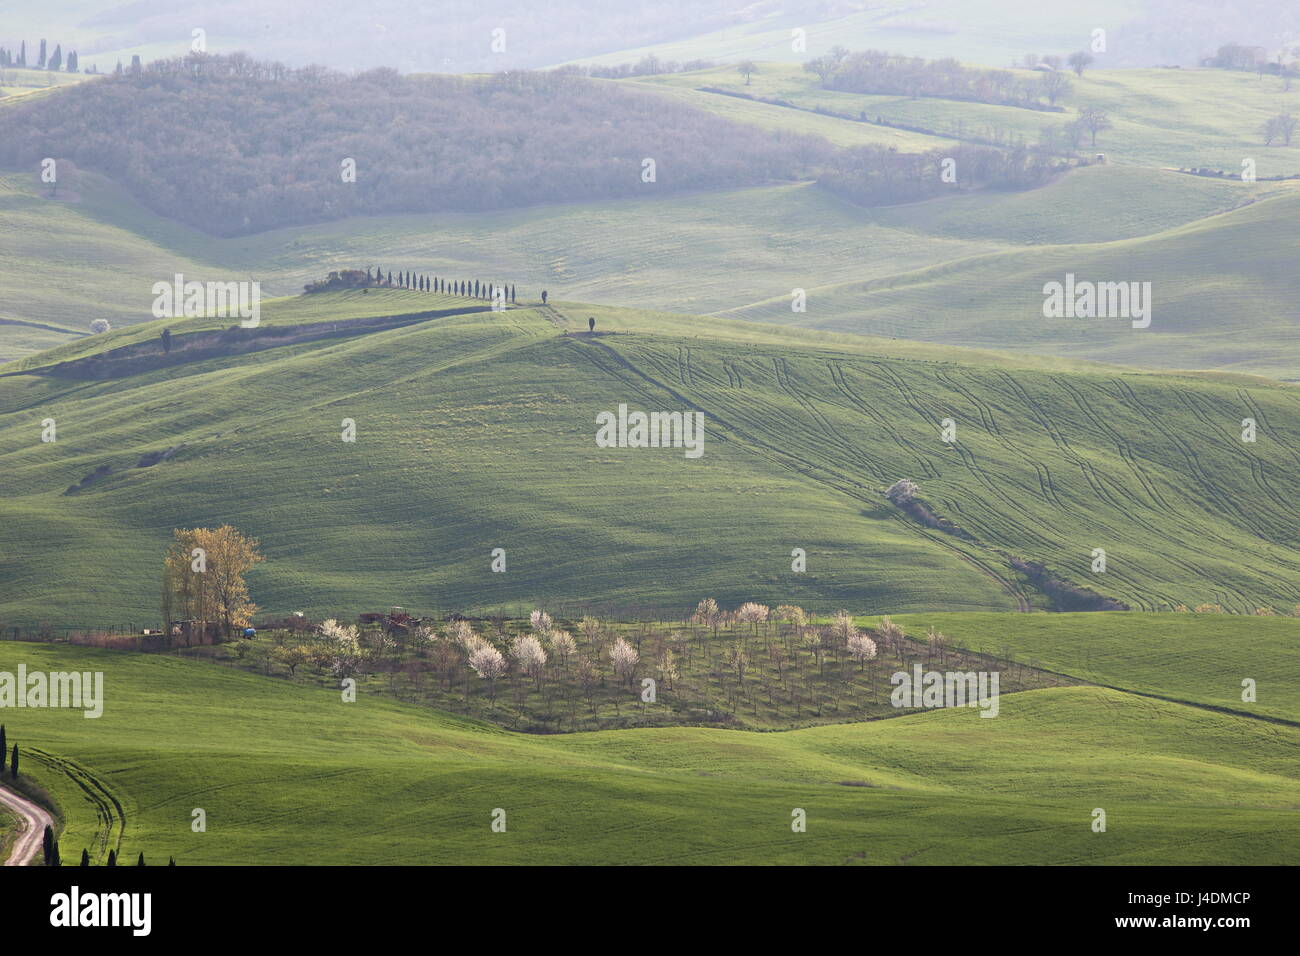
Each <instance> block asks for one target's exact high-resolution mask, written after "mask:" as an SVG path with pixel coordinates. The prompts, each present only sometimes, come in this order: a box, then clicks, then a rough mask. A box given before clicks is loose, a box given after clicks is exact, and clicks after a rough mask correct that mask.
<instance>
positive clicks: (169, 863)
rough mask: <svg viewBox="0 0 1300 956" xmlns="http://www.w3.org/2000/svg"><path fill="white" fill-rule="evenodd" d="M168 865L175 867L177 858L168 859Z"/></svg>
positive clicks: (170, 857)
mask: <svg viewBox="0 0 1300 956" xmlns="http://www.w3.org/2000/svg"><path fill="white" fill-rule="evenodd" d="M167 865H168V866H175V865H176V857H174V856H169V857H167Z"/></svg>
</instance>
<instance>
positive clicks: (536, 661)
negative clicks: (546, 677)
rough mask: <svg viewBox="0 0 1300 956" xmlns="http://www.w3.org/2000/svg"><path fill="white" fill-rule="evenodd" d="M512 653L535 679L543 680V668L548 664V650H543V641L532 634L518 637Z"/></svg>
mask: <svg viewBox="0 0 1300 956" xmlns="http://www.w3.org/2000/svg"><path fill="white" fill-rule="evenodd" d="M511 653H512V655H513V656H514V659H515V660H516V661H517V662H518V663H519V667H520V668H521V669H522V670H523V671H524V673H526V674H528V676H530V677H532V678H533V679H535V680H538V681H540V680H541V678H542V668H543V667H545V666H546V651H544V650H542V642H541V641H539V640H538V639H537V638H536V637H534V636H533V635H532V634H525V635H523V636H522V637H517V638H515V643H514V646H513V647H512V648H511Z"/></svg>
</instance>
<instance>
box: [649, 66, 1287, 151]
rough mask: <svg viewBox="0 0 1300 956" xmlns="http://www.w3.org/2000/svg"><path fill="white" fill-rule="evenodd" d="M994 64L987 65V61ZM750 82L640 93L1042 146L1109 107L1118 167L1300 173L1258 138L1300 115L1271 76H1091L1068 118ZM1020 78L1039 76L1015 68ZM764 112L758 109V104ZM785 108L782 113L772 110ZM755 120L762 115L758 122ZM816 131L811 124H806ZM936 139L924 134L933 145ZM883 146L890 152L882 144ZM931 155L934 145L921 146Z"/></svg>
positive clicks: (730, 78)
mask: <svg viewBox="0 0 1300 956" xmlns="http://www.w3.org/2000/svg"><path fill="white" fill-rule="evenodd" d="M985 62H988V61H985ZM758 66H759V72H757V73H755V74H754V75H753V76H752V77H751V78H750V83H749V85H746V84H745V80H744V78H743V77H741V76H739V75H738V74H737V73H736V70H735V68H734V67H732V66H723V67H718V68H716V69H712V70H700V71H697V72H693V73H680V74H668V75H664V76H659V77H652V78H650V77H645V78H638V79H636V80H633V81H628V82H635V83H637V84H638V85H640V86H660V87H667V88H670V89H679V90H686V91H696V90H698V89H699V88H700V87H705V86H708V87H714V88H717V89H724V90H734V91H736V92H742V93H748V94H751V95H753V96H758V97H765V98H776V99H782V100H786V101H788V102H791V103H793V104H795V105H796V106H798V107H801V108H802V110H815V109H817V108H818V107H822V108H824V109H826V110H829V111H832V112H835V113H842V114H846V115H849V116H859V114H861V113H865V114H866V115H867V117H868V119H870V120H874V119H876V118H877V117H880V118H882V119H884V120H885V121H887V122H891V123H904V124H907V125H910V126H918V127H923V128H925V129H930V130H934V131H936V132H937V133H938V134H940V136H952V137H957V136H961V135H967V136H984V137H986V136H989V135H990V132H991V131H993V130H999V131H1001V132H1002V134H1003V135H1004V136H1005V135H1008V134H1013V133H1014V134H1016V135H1018V136H1019V137H1020V138H1022V139H1023V140H1024V141H1026V142H1034V141H1036V140H1038V138H1039V136H1040V134H1041V131H1042V129H1043V128H1044V127H1057V126H1062V125H1064V124H1065V123H1068V122H1071V121H1073V120H1074V119H1076V118H1077V116H1078V112H1079V110H1080V109H1081V108H1082V107H1085V106H1093V107H1099V108H1101V109H1104V110H1106V112H1107V113H1108V114H1109V116H1110V118H1111V121H1112V122H1113V123H1114V129H1111V130H1107V131H1104V132H1102V133H1101V134H1100V135H1099V137H1098V139H1097V147H1096V148H1097V150H1098V151H1101V152H1105V153H1106V155H1107V157H1108V158H1109V159H1110V160H1111V161H1112V162H1120V163H1131V164H1135V165H1143V166H1172V167H1175V168H1184V167H1186V168H1191V167H1196V166H1212V167H1215V168H1221V169H1226V170H1229V171H1231V172H1239V171H1240V170H1241V160H1242V159H1243V158H1244V157H1248V156H1249V157H1251V158H1253V159H1254V160H1255V165H1256V172H1257V174H1258V175H1259V176H1274V175H1288V174H1294V173H1296V172H1300V150H1297V149H1295V148H1287V147H1283V146H1272V147H1265V146H1264V144H1263V139H1262V137H1261V136H1260V127H1261V126H1262V125H1263V123H1264V120H1266V119H1267V118H1268V117H1270V116H1273V115H1275V114H1277V113H1283V112H1287V111H1290V112H1292V113H1294V112H1296V111H1297V110H1300V88H1293V89H1292V91H1291V92H1290V93H1287V92H1284V90H1283V88H1282V82H1281V81H1280V80H1278V79H1277V78H1275V77H1264V78H1263V79H1261V78H1259V77H1257V76H1256V75H1255V74H1253V73H1237V72H1229V71H1225V70H1210V69H1196V70H1159V69H1151V70H1090V71H1088V72H1086V73H1085V74H1084V76H1083V77H1081V78H1080V77H1076V76H1074V75H1073V74H1071V75H1070V80H1071V82H1072V83H1073V86H1074V88H1073V90H1072V92H1071V93H1070V95H1069V96H1067V97H1066V98H1065V99H1063V100H1062V101H1061V104H1060V105H1062V106H1064V107H1065V108H1066V109H1065V112H1063V113H1049V112H1043V111H1039V110H1028V109H1021V108H1018V107H1012V106H994V105H990V104H985V103H971V102H963V101H957V100H944V99H937V98H933V97H917V98H912V97H907V96H894V95H888V96H886V95H867V94H859V93H845V92H840V91H835V90H824V89H822V88H821V87H820V85H819V83H818V80H817V77H816V76H814V75H813V74H811V73H805V72H804V71H803V70H802V69H801V67H800V66H799V65H797V64H782V63H760V64H759V65H758ZM1011 72H1014V73H1016V74H1017V75H1019V76H1021V77H1026V78H1033V77H1034V76H1035V74H1033V73H1031V72H1026V71H1022V70H1016V71H1011ZM693 102H694V103H696V105H699V106H703V107H706V108H711V109H716V110H718V111H719V112H726V113H728V115H737V114H738V113H739V110H738V108H737V107H736V106H735V105H733V104H734V103H735V102H736V101H735V100H734V98H732V97H727V96H720V95H717V94H707V93H698V92H695V93H694V95H693ZM760 105H761V104H760ZM767 108H768V109H770V110H779V109H781V108H780V107H767ZM785 112H787V113H789V114H790V118H789V119H788V120H787V122H788V123H789V124H790V126H791V127H792V128H807V129H809V130H810V131H811V129H812V125H811V124H816V125H817V126H818V127H819V128H820V131H821V134H822V135H824V136H827V138H831V137H832V136H835V135H837V134H836V130H837V128H838V129H839V130H840V132H839V133H838V136H839V137H841V138H842V139H844V140H846V141H847V140H849V139H852V138H854V137H858V138H861V139H863V140H864V141H870V139H869V138H870V137H872V136H875V137H880V138H882V141H883V138H884V137H887V136H889V135H894V136H897V135H900V134H905V135H909V136H917V135H919V134H915V133H911V134H908V133H906V131H901V130H891V129H890V128H889V127H883V126H875V125H874V124H870V123H869V124H862V123H855V122H851V121H846V120H839V119H835V118H833V117H827V116H817V115H815V114H809V113H806V112H801V111H793V110H788V109H787V110H785ZM755 119H756V121H757V115H756V117H755ZM805 123H806V124H810V125H808V126H807V127H804V126H802V125H801V124H805ZM936 139H939V137H934V136H927V137H925V141H928V142H933V141H935V140H936ZM886 145H891V144H890V143H888V142H886ZM898 145H899V148H900V149H914V148H917V147H918V146H921V145H922V141H919V140H918V141H915V142H908V141H904V142H901V143H899V144H898ZM924 148H932V147H928V146H927V147H924Z"/></svg>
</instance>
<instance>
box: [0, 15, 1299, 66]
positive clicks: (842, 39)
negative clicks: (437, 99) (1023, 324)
mask: <svg viewBox="0 0 1300 956" xmlns="http://www.w3.org/2000/svg"><path fill="white" fill-rule="evenodd" d="M15 6H16V7H17V9H12V8H14V7H15ZM5 7H6V8H5V10H4V16H3V21H0V45H5V46H8V45H9V44H10V43H11V42H12V44H13V45H14V46H17V43H18V41H19V40H20V39H23V38H25V39H27V41H28V45H29V46H30V45H31V43H32V42H33V41H34V40H38V39H39V38H40V37H42V36H43V37H47V38H48V39H49V40H50V42H51V43H54V42H56V41H57V42H61V43H63V44H64V47H65V49H66V48H67V47H68V46H69V45H71V46H75V47H77V48H78V50H79V52H80V54H81V59H82V62H83V64H84V65H85V66H90V65H91V64H92V63H93V64H96V65H97V66H98V67H99V69H100V70H101V71H105V70H111V69H112V68H113V66H114V64H115V62H116V60H117V59H118V58H122V59H124V60H126V61H127V62H129V61H130V56H131V54H133V53H138V54H140V55H141V56H143V57H144V58H145V59H146V60H149V59H155V58H157V57H162V56H175V55H177V54H181V53H186V52H188V51H189V50H190V48H191V42H192V32H193V31H194V30H195V29H196V28H197V29H202V30H204V31H205V40H206V43H207V49H208V50H209V51H211V52H214V53H232V52H234V51H236V50H246V51H248V52H249V53H251V54H253V55H255V56H259V57H267V58H272V59H277V60H281V61H283V62H285V63H288V64H290V65H293V66H301V65H304V64H307V63H324V64H327V65H329V66H334V67H337V68H339V69H372V68H375V67H381V66H388V67H393V68H395V69H398V70H401V71H403V72H406V71H438V72H448V73H458V72H488V71H498V70H517V69H529V68H535V67H540V66H548V65H553V64H557V63H563V62H568V61H571V60H580V59H584V58H585V59H595V58H601V59H604V60H607V61H610V62H617V61H620V60H629V59H636V58H639V57H640V56H641V55H643V54H644V53H645V52H647V51H649V50H654V51H655V52H656V53H658V54H659V55H661V56H663V57H666V58H675V59H678V60H682V61H685V60H691V59H697V58H712V59H718V60H727V61H732V60H736V59H740V58H743V57H754V58H763V59H787V60H796V59H799V58H801V57H804V56H806V55H807V54H803V53H799V52H796V51H794V50H792V49H791V42H790V31H791V30H792V29H794V28H795V27H799V28H802V29H804V30H805V31H806V32H807V44H808V51H809V53H810V54H811V55H817V54H818V53H820V52H824V50H825V49H827V48H829V47H830V46H832V45H834V44H837V43H843V44H846V45H848V46H858V47H861V46H872V47H880V48H888V49H890V50H893V51H896V52H899V53H907V54H913V55H920V56H956V57H958V58H960V59H963V60H966V61H970V62H980V63H985V64H989V65H997V66H1002V65H1005V64H1006V63H1007V62H1009V61H1010V60H1011V59H1015V60H1019V59H1020V58H1021V57H1022V56H1023V55H1024V54H1026V53H1066V52H1069V51H1071V50H1075V49H1082V48H1084V47H1085V46H1087V45H1088V42H1089V40H1090V34H1091V31H1092V30H1093V29H1095V28H1099V27H1100V28H1102V29H1105V30H1106V31H1107V39H1108V50H1107V53H1106V55H1105V57H1104V61H1105V62H1104V64H1099V65H1105V66H1110V67H1115V66H1151V65H1155V64H1160V63H1181V64H1183V65H1188V64H1191V63H1195V62H1196V60H1197V59H1198V58H1199V57H1201V56H1203V55H1205V54H1206V53H1210V52H1212V51H1213V50H1214V49H1216V48H1217V47H1218V46H1219V45H1220V44H1221V43H1227V42H1238V43H1247V44H1257V45H1262V46H1265V47H1267V48H1268V49H1270V50H1272V49H1274V48H1275V47H1277V46H1278V45H1279V44H1282V43H1286V42H1290V43H1295V42H1296V31H1297V30H1300V8H1297V7H1296V6H1295V5H1294V4H1286V3H1276V2H1271V0H1235V2H1224V0H1109V2H1101V3H1092V4H1087V5H1084V4H1080V3H1077V2H1076V0H1040V2H1038V3H1033V4H1023V3H1013V2H1011V0H922V2H916V0H872V2H867V0H752V2H751V0H646V2H644V3H636V4H629V3H621V2H618V0H572V2H568V3H564V4H559V3H535V2H531V0H440V2H438V3H429V2H421V3H410V2H407V0H373V2H371V3H366V4H354V3H347V2H343V0H311V2H308V0H278V2H276V3H273V4H269V3H260V2H254V0H231V2H227V3H223V4H220V5H219V7H217V8H213V7H212V6H210V5H208V4H205V3H204V2H203V0H135V2H125V0H65V2H62V3H59V4H58V5H57V6H55V5H51V4H37V3H32V2H22V3H18V4H14V3H8V4H6V5H5ZM494 30H501V31H504V33H503V34H498V35H497V37H503V40H504V48H503V49H502V48H501V47H502V42H501V41H500V40H498V42H497V49H495V50H494V48H493V43H494V39H495V38H494V34H493V31H494Z"/></svg>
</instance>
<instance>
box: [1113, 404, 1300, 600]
mask: <svg viewBox="0 0 1300 956" xmlns="http://www.w3.org/2000/svg"><path fill="white" fill-rule="evenodd" d="M1111 381H1112V382H1113V383H1114V384H1115V386H1116V388H1117V389H1118V391H1119V393H1120V394H1119V398H1120V400H1121V401H1122V402H1124V403H1125V404H1127V405H1128V406H1129V407H1130V408H1132V409H1133V410H1134V411H1135V412H1138V413H1141V411H1142V405H1141V402H1140V400H1139V399H1138V397H1137V394H1136V393H1135V392H1134V391H1133V388H1132V386H1131V385H1129V383H1128V382H1126V381H1124V379H1122V378H1115V379H1112V380H1111ZM1177 393H1178V390H1175V394H1177ZM1238 395H1239V396H1240V397H1241V398H1242V400H1243V401H1244V402H1245V403H1246V404H1247V406H1248V407H1250V408H1251V409H1252V410H1255V411H1258V409H1257V408H1256V407H1255V405H1254V403H1253V402H1252V401H1251V399H1250V396H1249V395H1248V394H1247V393H1246V392H1245V391H1244V390H1242V389H1239V390H1238ZM1185 404H1186V405H1187V407H1188V409H1189V411H1191V412H1192V413H1193V414H1194V415H1196V416H1197V418H1198V419H1199V420H1200V421H1201V422H1202V423H1203V424H1206V425H1208V426H1210V427H1212V428H1214V427H1218V423H1217V422H1214V421H1212V420H1211V419H1209V418H1208V417H1207V416H1206V415H1205V414H1204V412H1203V410H1200V409H1197V408H1196V407H1194V406H1193V405H1191V404H1190V403H1185ZM1259 415H1260V416H1261V417H1257V418H1256V420H1257V421H1264V419H1263V417H1262V412H1259ZM1223 434H1224V436H1225V437H1226V438H1227V439H1228V440H1229V441H1231V437H1232V436H1231V435H1230V434H1229V433H1228V432H1226V431H1225V432H1224V433H1223ZM1169 437H1170V440H1171V442H1172V443H1173V444H1174V445H1175V447H1176V448H1177V449H1178V451H1179V452H1180V453H1182V454H1183V456H1184V457H1185V458H1187V459H1188V463H1189V467H1190V466H1192V465H1195V466H1196V467H1197V468H1199V460H1194V452H1191V450H1190V449H1189V448H1187V447H1186V446H1185V444H1183V445H1180V440H1179V439H1176V438H1174V437H1173V436H1169ZM1189 456H1191V457H1189ZM1250 457H1251V458H1252V459H1253V458H1254V456H1250ZM1298 460H1300V459H1298ZM1262 464H1263V463H1262V462H1261V466H1262ZM1194 477H1196V478H1197V481H1198V483H1201V486H1202V490H1203V491H1204V490H1205V484H1204V482H1205V481H1206V480H1207V479H1208V476H1203V475H1194ZM1261 477H1262V475H1261ZM1211 494H1212V496H1213V492H1212V489H1211ZM1170 513H1171V514H1172V513H1173V509H1172V508H1170ZM1147 527H1149V526H1147ZM1213 540H1214V541H1215V542H1216V543H1218V544H1220V545H1222V546H1223V547H1224V548H1227V549H1230V550H1236V549H1237V548H1238V547H1239V545H1238V544H1236V543H1234V542H1231V541H1225V540H1224V539H1222V538H1220V537H1218V536H1217V535H1216V536H1214V538H1213ZM1265 540H1268V539H1265ZM1164 557H1165V559H1166V560H1167V561H1168V562H1169V563H1170V564H1171V565H1173V566H1174V567H1176V568H1180V569H1181V570H1183V571H1186V572H1188V573H1190V574H1191V575H1192V576H1193V577H1194V578H1197V579H1201V580H1208V579H1209V578H1210V577H1211V576H1210V575H1209V574H1208V573H1207V572H1206V571H1205V569H1204V568H1201V567H1199V566H1198V565H1196V564H1193V563H1191V562H1190V561H1186V560H1184V559H1182V558H1177V557H1174V556H1173V555H1169V554H1166V555H1164ZM1265 576H1266V577H1267V578H1268V579H1269V580H1271V581H1274V582H1275V583H1276V584H1278V585H1280V586H1281V587H1282V589H1283V591H1286V590H1287V589H1288V588H1291V590H1292V593H1297V592H1295V591H1294V587H1293V586H1292V585H1291V584H1290V583H1289V582H1287V581H1286V580H1285V579H1283V578H1281V577H1279V576H1278V575H1276V574H1273V573H1271V572H1270V573H1267V574H1266V575H1265ZM1229 592H1231V593H1229ZM1157 596H1158V597H1161V599H1162V600H1163V601H1164V602H1165V603H1166V604H1168V605H1170V606H1173V605H1175V604H1176V603H1177V602H1174V601H1172V600H1171V599H1170V598H1168V596H1161V595H1157ZM1216 597H1217V598H1218V599H1219V600H1218V601H1217V603H1220V604H1223V605H1224V606H1225V607H1228V606H1233V605H1234V604H1235V605H1237V606H1240V607H1242V608H1245V609H1246V610H1251V609H1252V608H1253V604H1252V603H1251V602H1250V601H1248V600H1247V599H1246V596H1245V595H1244V594H1243V593H1241V592H1240V591H1237V590H1236V589H1234V588H1228V589H1227V590H1224V591H1221V592H1219V593H1218V594H1217V595H1216Z"/></svg>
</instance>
